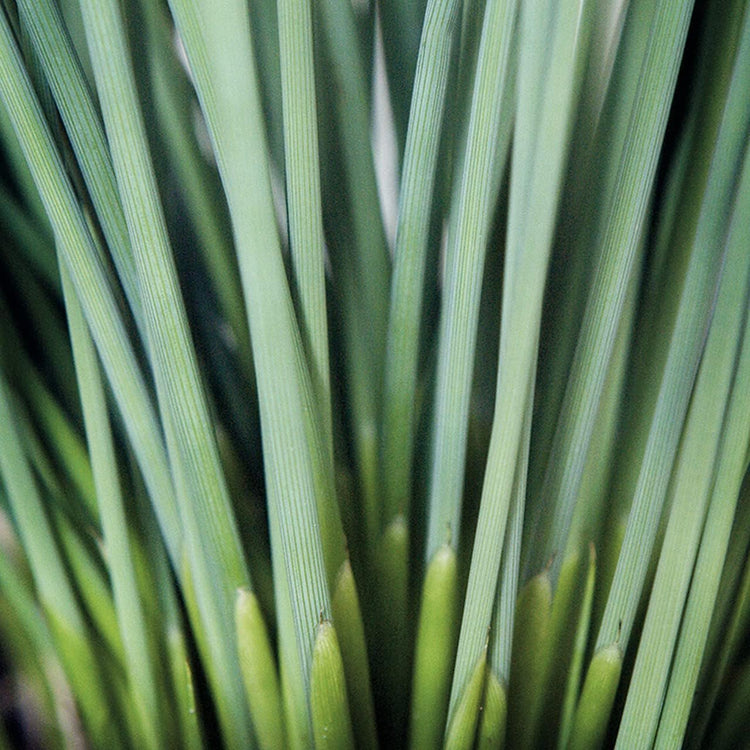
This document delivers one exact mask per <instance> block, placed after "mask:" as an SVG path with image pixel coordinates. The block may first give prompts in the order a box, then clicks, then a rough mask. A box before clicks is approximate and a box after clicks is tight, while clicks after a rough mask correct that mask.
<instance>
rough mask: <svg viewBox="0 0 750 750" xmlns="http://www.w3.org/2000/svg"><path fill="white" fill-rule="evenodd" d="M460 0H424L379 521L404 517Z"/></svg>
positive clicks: (391, 324) (392, 324)
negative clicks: (432, 232) (425, 297)
mask: <svg viewBox="0 0 750 750" xmlns="http://www.w3.org/2000/svg"><path fill="white" fill-rule="evenodd" d="M460 5H461V2H460V0H430V2H429V3H428V5H427V10H426V13H425V21H424V29H423V31H422V40H421V42H420V51H419V58H418V61H417V69H416V74H415V81H414V93H413V95H412V110H411V111H412V114H411V115H410V118H409V129H408V131H407V135H406V148H405V151H404V168H403V174H402V177H401V194H400V199H399V216H398V225H397V228H396V248H395V264H394V270H393V279H392V284H391V307H390V315H389V318H388V343H387V349H386V363H385V384H384V394H383V429H382V433H381V436H380V475H381V481H382V486H383V519H382V521H383V522H384V524H386V525H387V524H388V523H389V522H390V521H391V520H392V519H393V518H394V517H395V516H396V515H398V514H403V515H404V517H405V518H408V517H409V501H410V498H411V494H412V489H413V488H412V464H413V456H414V438H415V434H416V427H417V426H416V424H415V419H416V404H415V402H416V385H417V360H418V353H419V332H420V329H421V315H422V306H423V303H422V300H423V289H424V281H425V265H426V262H427V249H428V248H427V245H428V239H429V231H430V216H431V213H432V205H433V202H434V201H433V198H434V185H435V178H436V173H437V160H438V155H439V152H440V138H441V132H442V121H443V118H444V114H445V112H444V109H445V100H446V93H447V90H448V83H449V80H450V62H451V50H452V47H453V45H454V43H455V36H456V30H457V29H456V27H457V22H458V16H459V13H458V12H459V8H460Z"/></svg>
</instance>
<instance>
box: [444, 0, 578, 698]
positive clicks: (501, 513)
mask: <svg viewBox="0 0 750 750" xmlns="http://www.w3.org/2000/svg"><path fill="white" fill-rule="evenodd" d="M492 7H493V5H492V3H490V4H488V6H487V12H488V13H489V12H490V11H491V9H492ZM589 10H590V8H589V7H588V6H587V5H586V3H580V4H579V3H575V4H571V5H570V6H569V7H568V6H566V7H565V8H564V9H561V10H560V11H559V13H555V11H554V8H553V7H552V5H548V4H545V3H541V2H540V3H536V2H534V3H530V4H528V5H525V6H523V8H522V13H521V44H520V47H521V51H520V54H521V58H520V61H519V70H518V95H517V96H518V99H517V108H516V130H515V140H514V143H513V168H512V173H511V183H510V190H511V193H510V206H509V219H508V234H507V247H506V258H505V268H504V279H503V311H504V314H503V317H502V321H501V328H500V353H499V359H498V381H497V389H496V395H495V413H494V417H493V428H492V436H491V439H490V447H489V453H488V457H487V468H486V472H485V478H484V485H483V488H482V501H481V505H480V511H479V518H478V520H477V532H476V536H475V540H474V548H473V551H472V560H471V569H470V572H469V582H468V585H467V593H466V602H465V605H464V613H463V619H462V624H461V636H460V638H459V645H458V655H457V657H456V670H455V673H454V678H453V687H452V690H451V709H450V711H453V710H454V708H455V706H456V705H457V701H458V700H459V699H460V695H461V692H462V691H463V689H464V683H465V681H466V679H467V676H468V674H469V673H470V670H471V669H472V668H473V664H474V663H475V662H476V660H477V659H478V658H479V656H480V653H481V648H482V641H483V638H484V635H483V634H484V633H486V631H487V628H488V627H489V626H490V621H491V616H492V609H493V607H492V602H493V600H494V597H493V594H494V591H495V587H496V582H497V576H498V573H499V570H500V561H501V555H502V549H501V547H500V545H498V544H497V540H498V539H502V538H504V534H505V527H506V521H507V517H508V509H509V505H510V495H511V492H512V489H513V481H514V474H515V469H516V466H517V457H518V456H519V453H520V450H519V449H520V446H521V439H522V436H523V423H524V415H525V413H526V410H527V409H528V408H530V407H529V404H530V401H531V399H532V397H533V378H534V376H535V372H536V369H535V368H536V351H535V350H536V347H537V345H538V341H539V322H540V319H541V303H542V294H543V291H544V284H545V279H546V273H547V264H548V260H549V253H550V249H551V241H552V231H553V227H554V220H555V215H556V210H557V203H558V196H559V189H560V181H561V175H562V169H563V165H564V163H565V159H566V156H567V151H566V137H565V134H566V133H567V132H568V131H569V128H570V127H571V125H572V112H573V111H574V109H573V104H574V102H575V101H576V98H577V92H578V86H579V85H580V78H581V75H580V66H581V61H582V60H585V56H586V50H587V47H588V38H587V35H588V21H587V18H588V12H589ZM548 28H554V29H555V33H554V37H553V41H552V45H551V47H549V48H547V43H546V39H545V35H546V30H547V29H548ZM480 62H481V48H480ZM479 70H480V68H479V67H478V71H479Z"/></svg>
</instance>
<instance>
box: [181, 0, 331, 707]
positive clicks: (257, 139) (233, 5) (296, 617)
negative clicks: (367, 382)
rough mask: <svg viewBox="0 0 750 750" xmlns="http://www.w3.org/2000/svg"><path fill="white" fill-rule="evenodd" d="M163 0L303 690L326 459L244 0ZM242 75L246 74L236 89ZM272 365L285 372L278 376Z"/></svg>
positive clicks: (295, 674)
mask: <svg viewBox="0 0 750 750" xmlns="http://www.w3.org/2000/svg"><path fill="white" fill-rule="evenodd" d="M170 7H171V9H172V13H173V15H174V17H175V21H176V23H177V27H178V29H179V31H180V34H181V37H182V40H183V43H184V45H185V49H186V52H187V55H188V59H189V60H190V63H191V68H192V71H193V75H194V77H195V83H196V88H197V92H198V96H199V99H200V102H201V106H202V108H203V111H204V114H205V116H206V120H207V123H208V126H209V132H210V133H211V138H212V142H213V147H214V151H215V153H216V157H217V160H218V165H219V170H220V174H221V176H222V181H223V184H224V189H225V192H226V195H227V200H228V203H229V210H230V215H231V218H232V228H233V231H234V236H235V244H236V248H237V252H238V257H239V263H240V272H241V275H242V282H243V289H244V291H245V301H246V304H247V308H248V319H249V323H250V330H251V337H252V344H253V355H254V360H255V364H256V378H257V383H258V395H259V400H260V411H261V423H262V428H263V429H262V437H263V449H264V457H265V458H264V462H265V469H266V482H267V492H268V504H269V513H270V517H271V518H270V520H271V539H272V545H274V546H276V548H277V552H276V553H274V560H275V561H276V562H275V564H274V569H275V573H276V575H277V576H278V574H279V573H278V567H279V565H283V566H284V567H285V569H286V576H287V578H288V592H289V593H288V597H289V598H288V600H287V601H289V602H291V606H292V609H293V625H294V629H295V633H296V635H295V636H294V637H295V639H296V642H297V646H295V649H298V659H299V661H298V662H296V666H295V665H286V666H283V663H284V661H285V656H284V647H283V644H284V643H285V642H286V643H287V644H289V642H290V641H289V635H288V634H286V635H285V634H284V632H283V628H284V625H285V624H286V625H290V624H291V623H290V622H289V620H288V619H286V620H284V621H282V620H280V626H281V627H282V634H281V642H282V680H284V679H288V680H289V681H290V682H292V683H294V685H295V687H294V689H293V691H292V694H294V695H296V696H297V698H298V699H299V697H300V696H302V695H306V694H307V691H308V689H309V676H310V666H311V659H312V650H313V645H314V640H315V637H316V632H317V626H318V622H319V618H320V615H321V612H322V613H323V616H324V617H330V600H329V593H328V590H327V585H326V572H325V571H326V568H325V562H329V564H330V563H331V562H332V561H324V559H323V549H324V548H326V544H325V543H322V542H321V537H320V534H321V533H322V534H323V535H327V534H329V533H332V534H336V532H337V530H336V529H331V528H330V527H328V526H327V525H325V524H324V521H323V520H321V522H320V525H319V522H318V509H317V507H316V499H317V498H316V494H317V493H322V492H323V491H324V490H326V489H327V488H328V487H330V485H329V482H330V481H331V480H332V477H330V476H328V474H329V473H328V472H326V470H325V466H324V462H323V449H322V445H321V442H320V432H319V426H318V425H317V424H315V422H314V418H315V415H316V414H317V408H316V406H315V403H314V400H313V395H312V386H311V383H310V379H309V373H308V372H307V370H306V366H305V361H304V353H303V350H302V344H301V339H300V335H299V331H298V329H297V323H296V320H295V318H294V311H293V308H292V302H291V296H290V293H289V287H288V284H287V280H286V275H285V270H284V266H283V262H282V258H281V250H280V247H279V238H278V234H277V230H276V222H275V215H274V209H273V205H272V203H271V191H270V178H269V174H268V163H267V150H266V146H265V142H264V137H263V127H262V120H261V111H260V102H259V99H258V92H257V78H256V73H255V63H254V60H253V50H252V46H251V40H250V34H249V19H248V15H247V9H246V8H245V7H244V4H243V3H240V2H229V3H225V4H222V6H221V7H220V8H212V9H210V10H209V9H207V8H205V7H203V6H202V5H201V4H200V3H198V2H195V1H194V0H172V2H171V3H170ZM240 71H241V73H240ZM238 75H241V78H240V80H243V81H244V82H245V83H244V84H243V86H242V87H240V88H239V89H237V87H236V86H235V82H236V81H237V80H238V78H237V76H238ZM279 372H281V373H284V377H278V373H279ZM329 491H330V490H329ZM331 500H332V498H331V497H326V498H323V499H322V502H324V503H328V502H331ZM282 549H283V557H281V556H280V554H279V553H280V551H281V550H282ZM331 567H332V568H333V569H334V570H336V571H337V569H338V566H335V567H333V566H332V565H331ZM285 639H286V640H285ZM287 648H288V647H287ZM285 670H286V672H285ZM284 674H286V678H285V677H284ZM299 708H300V707H298V710H299ZM302 710H303V711H304V713H305V714H306V713H307V711H306V709H304V708H302Z"/></svg>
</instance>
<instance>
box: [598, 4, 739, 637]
mask: <svg viewBox="0 0 750 750" xmlns="http://www.w3.org/2000/svg"><path fill="white" fill-rule="evenodd" d="M678 15H679V14H677V13H676V17H675V19H673V20H675V21H678V24H677V25H676V26H675V29H674V30H675V31H676V32H677V33H678V35H679V34H680V33H684V30H683V31H682V32H680V31H679V22H680V21H681V23H683V24H685V25H686V23H687V19H686V18H682V19H679V18H678V17H677V16H678ZM748 70H749V71H750V67H749V68H748ZM746 75H748V73H747V72H745V71H744V70H741V69H740V68H738V70H737V72H736V77H735V78H734V80H733V84H732V88H731V89H730V94H729V97H728V101H727V107H726V109H725V119H724V122H723V123H722V128H721V131H720V134H719V138H718V140H717V147H716V151H715V157H714V163H713V164H712V169H711V175H710V177H709V182H708V184H707V187H706V193H705V195H704V198H703V204H702V208H701V216H700V219H699V223H698V228H697V230H696V236H695V242H694V246H693V247H694V250H693V253H692V255H691V259H690V265H689V268H688V272H687V277H686V279H685V284H684V286H683V289H682V294H681V298H680V306H679V311H678V314H677V320H676V322H675V328H674V331H673V334H672V338H671V343H670V350H669V355H668V359H667V363H666V365H665V369H664V374H663V377H662V380H661V384H660V391H659V397H658V400H657V403H656V407H655V410H654V416H653V419H652V426H651V430H650V432H649V438H648V443H647V445H646V449H645V453H644V456H643V463H642V467H641V471H640V475H639V478H638V484H637V485H636V489H635V494H634V499H633V506H632V510H631V514H630V517H629V519H628V527H627V530H626V532H625V539H624V540H623V547H622V551H621V553H620V558H619V560H618V564H617V569H616V571H615V577H614V580H613V583H612V588H611V590H610V594H609V598H608V600H607V606H606V607H605V611H604V615H603V619H602V624H601V627H600V630H599V635H598V638H597V647H598V648H601V647H603V646H605V645H607V644H608V643H614V642H615V641H618V642H619V643H620V644H621V645H622V648H623V650H624V649H625V648H626V647H627V643H628V639H629V636H630V629H631V627H632V624H633V619H634V617H635V610H636V607H637V603H638V599H639V597H640V593H641V588H642V586H643V583H644V579H645V574H646V568H647V566H648V560H649V554H647V551H649V550H650V549H651V547H652V545H653V542H654V539H655V535H656V530H657V525H658V518H659V516H660V512H661V508H662V504H663V502H664V495H665V493H666V489H667V483H668V481H669V476H670V467H671V466H672V463H673V460H674V456H675V453H676V450H677V443H678V441H679V437H680V432H681V428H682V423H683V421H684V418H685V413H686V411H687V405H688V400H689V397H690V393H691V390H692V387H693V382H694V378H695V373H696V370H697V366H698V361H699V357H700V355H701V352H702V349H703V345H704V342H705V332H706V330H707V325H708V322H709V321H710V316H711V314H712V309H713V303H714V299H715V294H716V284H717V277H718V273H719V269H720V267H721V264H722V263H723V258H724V250H725V246H724V243H723V238H724V236H725V232H726V231H727V224H728V221H729V216H728V213H729V198H730V197H731V195H732V193H733V191H734V189H735V185H736V166H735V164H736V160H737V156H738V155H739V154H740V153H741V150H740V149H741V148H742V147H743V141H744V131H741V132H737V129H736V124H735V121H736V117H737V116H739V117H741V118H743V119H744V121H745V122H747V121H748V118H750V107H748V106H747V103H746V101H745V99H746V97H744V92H745V91H746V89H747V87H748V85H750V83H748V82H747V81H746V80H745V78H744V76H746ZM740 92H742V93H740ZM743 110H744V111H743ZM717 206H722V209H717Z"/></svg>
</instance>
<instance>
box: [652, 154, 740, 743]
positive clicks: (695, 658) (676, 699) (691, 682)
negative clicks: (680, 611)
mask: <svg viewBox="0 0 750 750" xmlns="http://www.w3.org/2000/svg"><path fill="white" fill-rule="evenodd" d="M748 154H750V151H749V152H747V153H746V157H745V167H744V170H743V178H742V182H741V185H740V188H739V191H738V202H737V204H736V207H735V215H734V220H733V223H732V230H731V234H730V240H729V242H730V243H736V244H737V245H738V246H739V247H746V246H747V245H746V243H747V241H748V238H747V235H748V225H747V222H746V221H745V219H743V218H741V217H743V216H747V211H748V210H750V209H748V202H749V201H750V170H749V169H748V159H750V156H748ZM744 325H745V331H744V335H743V339H742V348H741V351H740V354H739V357H738V364H737V372H736V375H735V380H734V385H733V389H732V394H731V397H730V402H729V406H728V410H727V415H726V418H725V424H724V427H723V430H722V438H721V439H722V446H721V448H720V450H719V456H720V458H719V461H718V465H717V468H716V478H715V482H714V486H713V490H712V495H711V501H710V504H709V509H708V515H707V518H706V521H705V526H704V529H703V533H702V537H701V542H700V547H699V549H698V557H697V560H696V563H695V570H694V571H693V574H692V581H691V584H690V593H689V595H688V599H687V603H686V606H685V612H684V615H683V618H682V624H681V626H680V635H679V641H678V643H677V646H676V651H675V656H674V664H673V666H672V671H671V674H670V678H669V685H668V687H667V691H666V696H665V699H664V708H663V711H662V714H661V718H660V720H659V727H658V731H657V735H656V741H655V747H658V748H665V747H670V746H673V745H674V744H679V743H680V741H681V740H682V737H683V736H684V732H685V729H686V726H687V721H688V717H689V713H690V706H691V703H692V700H693V695H694V692H695V689H696V685H697V682H698V676H699V668H700V661H701V659H700V656H701V654H702V653H703V652H704V649H705V646H706V640H707V637H708V629H709V625H710V620H711V616H712V613H713V612H714V606H713V605H712V602H715V601H716V595H717V592H718V588H719V581H720V576H721V570H722V565H723V561H724V559H725V557H726V552H727V547H728V544H729V535H730V531H731V526H732V520H733V518H734V515H735V509H736V506H737V501H738V498H739V497H740V496H741V492H740V485H741V482H742V477H743V475H744V472H745V471H746V468H747V450H748V439H749V438H750V436H748V432H747V424H748V420H750V415H749V414H748V410H749V409H750V396H749V395H748V392H747V391H748V387H750V376H749V375H748V368H750V345H749V344H748V339H749V338H750V327H748V326H747V321H745V322H744ZM706 700H707V702H708V698H707V699H706Z"/></svg>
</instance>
